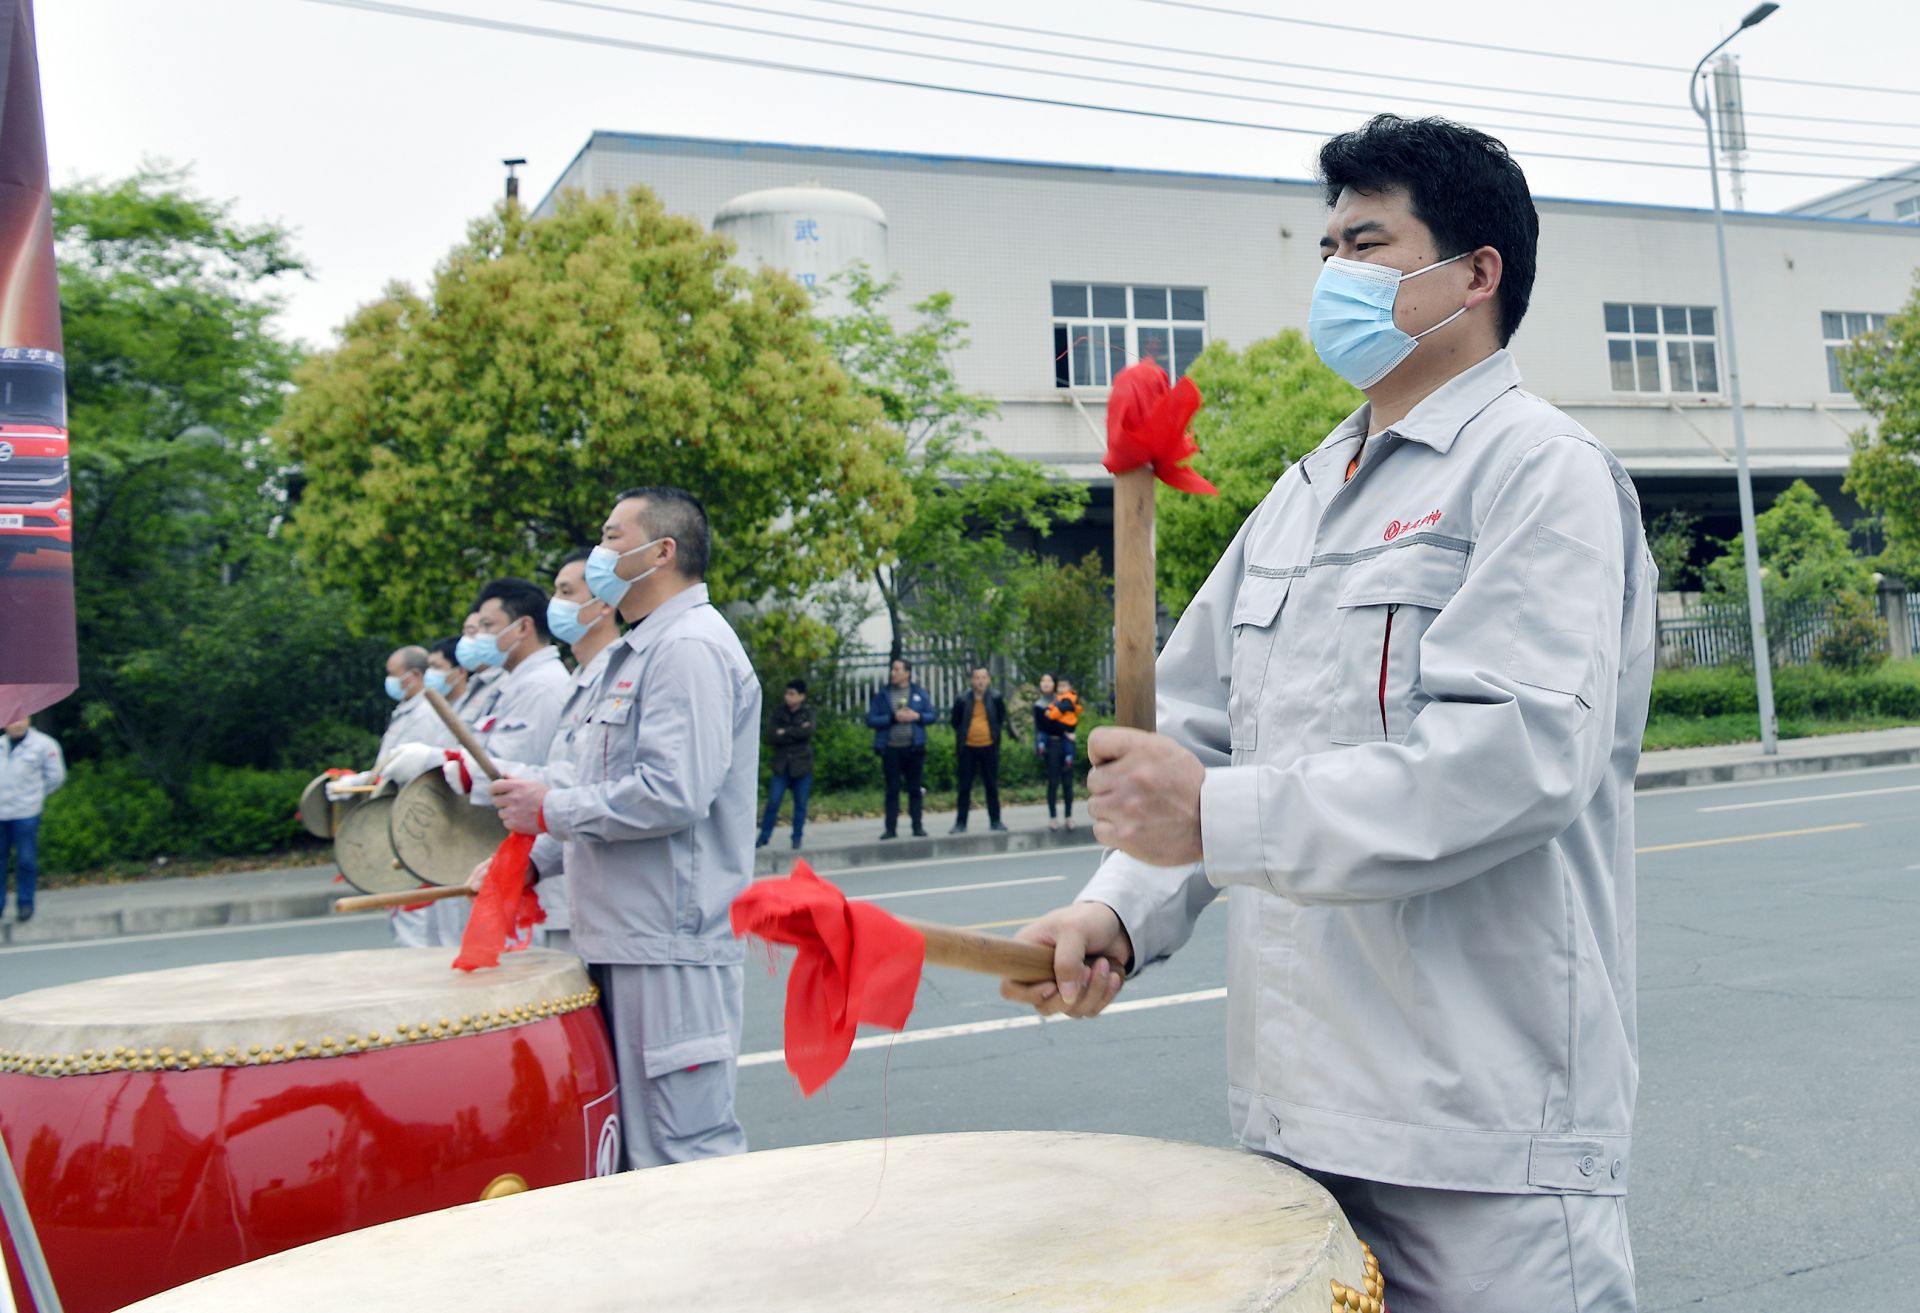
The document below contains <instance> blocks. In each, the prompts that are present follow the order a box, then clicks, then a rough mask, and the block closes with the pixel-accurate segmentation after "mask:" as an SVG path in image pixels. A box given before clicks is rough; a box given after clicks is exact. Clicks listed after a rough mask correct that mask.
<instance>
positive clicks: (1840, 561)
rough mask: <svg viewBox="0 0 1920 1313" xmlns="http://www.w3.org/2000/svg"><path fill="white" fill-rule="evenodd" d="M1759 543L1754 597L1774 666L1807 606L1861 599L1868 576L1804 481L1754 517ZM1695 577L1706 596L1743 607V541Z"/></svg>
mask: <svg viewBox="0 0 1920 1313" xmlns="http://www.w3.org/2000/svg"><path fill="white" fill-rule="evenodd" d="M1753 527H1754V532H1755V533H1756V534H1757V535H1758V536H1759V539H1760V568H1761V571H1762V574H1761V579H1760V596H1761V600H1762V601H1763V602H1764V603H1765V604H1766V608H1767V643H1768V646H1769V647H1770V648H1771V650H1772V655H1773V659H1774V661H1775V662H1776V663H1778V662H1779V661H1781V660H1782V659H1783V658H1784V656H1785V652H1784V646H1785V639H1786V637H1787V635H1788V634H1789V633H1790V632H1791V630H1792V628H1793V625H1794V622H1795V621H1796V620H1797V619H1800V618H1802V617H1804V615H1805V613H1806V610H1807V609H1808V608H1809V607H1814V606H1825V605H1827V604H1828V603H1830V602H1832V601H1834V600H1835V599H1836V598H1839V597H1841V596H1842V595H1844V594H1847V593H1855V594H1861V595H1864V594H1867V593H1869V592H1870V591H1871V590H1872V588H1873V576H1872V574H1871V573H1870V572H1869V571H1868V570H1867V567H1866V565H1865V564H1864V563H1862V562H1861V561H1860V559H1859V558H1858V557H1856V556H1855V555H1854V554H1853V550H1852V547H1851V545H1850V542H1849V539H1848V536H1847V531H1846V530H1845V529H1843V528H1842V527H1841V526H1840V522H1839V521H1838V520H1836V519H1834V517H1833V512H1832V511H1830V510H1828V509H1827V505H1826V503H1825V502H1823V501H1821V500H1820V494H1819V493H1817V492H1815V491H1814V490H1813V488H1812V487H1810V486H1809V485H1808V484H1807V482H1806V481H1805V480H1804V479H1795V480H1794V481H1793V484H1792V486H1790V487H1789V488H1788V489H1787V490H1786V491H1785V492H1783V493H1781V494H1780V495H1779V496H1778V497H1777V498H1775V499H1774V503H1773V505H1771V506H1769V507H1768V508H1767V509H1766V510H1765V511H1763V512H1762V513H1761V514H1759V515H1757V516H1755V517H1754V521H1753ZM1723 546H1724V547H1725V548H1726V550H1725V552H1723V553H1722V554H1721V555H1720V556H1718V557H1716V558H1715V559H1714V560H1712V561H1709V562H1708V563H1707V565H1706V568H1705V569H1703V570H1702V571H1701V576H1702V578H1703V579H1704V580H1705V582H1706V591H1707V592H1708V593H1709V594H1713V595H1716V596H1718V597H1721V598H1724V599H1727V600H1728V601H1731V602H1733V603H1734V604H1736V605H1744V604H1745V602H1746V598H1747V579H1746V568H1745V557H1744V553H1745V551H1746V538H1745V535H1743V534H1735V535H1734V536H1733V537H1732V538H1731V539H1730V540H1728V541H1727V542H1726V543H1724V544H1723Z"/></svg>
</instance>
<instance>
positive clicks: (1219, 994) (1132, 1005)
mask: <svg viewBox="0 0 1920 1313" xmlns="http://www.w3.org/2000/svg"><path fill="white" fill-rule="evenodd" d="M1226 996H1227V991H1226V988H1225V987H1224V986H1222V987H1221V988H1219V989H1196V990H1194V991H1192V992H1191V993H1187V994H1162V995H1160V996H1159V997H1158V998H1134V999H1122V1000H1121V1001H1119V1002H1117V1003H1110V1004H1108V1005H1107V1009H1106V1011H1104V1012H1102V1013H1101V1014H1100V1015H1101V1016H1112V1015H1113V1014H1114V1013H1116V1012H1145V1011H1147V1010H1148V1009H1149V1008H1170V1007H1175V1006H1178V1005H1179V1004H1182V1003H1211V1002H1213V1001H1215V1000H1217V999H1223V998H1225V997H1226ZM1060 1019H1061V1018H1058V1017H1043V1016H1041V1015H1040V1014H1039V1013H1038V1012H1035V1013H1031V1014H1029V1015H1027V1016H1024V1017H1001V1018H998V1019H997V1020H994V1021H966V1022H962V1023H960V1024H959V1025H956V1026H928V1027H927V1028H926V1029H925V1030H903V1031H901V1032H900V1033H899V1034H898V1035H862V1036H861V1037H860V1038H859V1039H857V1040H855V1041H854V1042H853V1047H854V1051H855V1052H859V1051H860V1050H861V1049H883V1048H887V1047H888V1046H890V1045H895V1044H920V1043H924V1042H925V1041H927V1040H933V1039H958V1038H960V1037H961V1036H964V1035H985V1034H989V1033H991V1032H993V1031H996V1030H1022V1029H1024V1028H1026V1027H1028V1026H1039V1025H1043V1024H1045V1023H1047V1022H1049V1021H1057V1020H1060ZM786 1056H787V1055H786V1051H785V1050H784V1049H767V1050H765V1051H763V1052H760V1053H743V1054H741V1055H740V1065H741V1066H743V1067H762V1066H765V1065H767V1064H768V1063H771V1062H779V1061H781V1060H782V1059H784V1058H785V1057H786Z"/></svg>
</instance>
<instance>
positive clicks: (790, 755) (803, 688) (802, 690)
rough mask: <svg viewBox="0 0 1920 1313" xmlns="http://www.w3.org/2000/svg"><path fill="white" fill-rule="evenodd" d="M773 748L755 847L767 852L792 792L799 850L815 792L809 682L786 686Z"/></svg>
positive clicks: (771, 733) (777, 712) (769, 732)
mask: <svg viewBox="0 0 1920 1313" xmlns="http://www.w3.org/2000/svg"><path fill="white" fill-rule="evenodd" d="M767 737H768V740H769V742H770V743H771V745H772V747H773V763H772V764H773V774H772V775H771V776H769V777H768V783H767V810H766V814H765V815H763V816H762V817H761V818H760V838H759V840H758V842H756V843H755V844H754V845H753V846H754V847H756V848H764V847H766V846H767V844H768V843H769V842H770V841H771V840H772V839H773V827H774V826H775V825H776V824H778V823H779V821H780V800H781V798H782V797H783V796H785V794H786V792H787V790H788V789H792V790H793V846H794V848H795V849H796V850H797V849H798V848H799V847H800V836H801V835H802V834H803V833H804V832H805V831H806V828H807V798H808V796H809V795H811V794H812V792H813V708H812V707H811V706H810V705H808V703H807V681H806V680H804V679H796V680H794V681H792V682H791V683H789V684H788V685H787V689H786V692H785V694H784V695H782V697H781V699H780V705H779V706H777V707H775V708H774V709H773V724H772V725H771V726H770V727H769V728H768V730H767Z"/></svg>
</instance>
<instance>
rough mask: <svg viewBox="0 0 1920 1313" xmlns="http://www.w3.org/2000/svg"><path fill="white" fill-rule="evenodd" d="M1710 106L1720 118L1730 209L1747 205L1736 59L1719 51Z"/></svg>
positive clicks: (1743, 119) (1743, 128)
mask: <svg viewBox="0 0 1920 1313" xmlns="http://www.w3.org/2000/svg"><path fill="white" fill-rule="evenodd" d="M1713 105H1714V109H1715V110H1716V111H1717V113H1718V115H1719V119H1720V153H1721V154H1722V155H1724V156H1725V157H1726V160H1727V183H1728V185H1729V186H1730V187H1732V189H1733V208H1734V209H1736V210H1744V209H1746V208H1747V173H1746V168H1747V114H1746V110H1745V109H1744V108H1743V107H1742V104H1741V99H1740V59H1739V57H1738V56H1737V55H1735V54H1734V53H1733V52H1732V51H1727V52H1725V53H1723V54H1722V55H1721V56H1720V58H1719V60H1718V61H1716V62H1715V64H1714V69H1713Z"/></svg>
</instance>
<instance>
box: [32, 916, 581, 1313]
mask: <svg viewBox="0 0 1920 1313" xmlns="http://www.w3.org/2000/svg"><path fill="white" fill-rule="evenodd" d="M452 956H453V951H452V950H450V949H384V950H376V951H373V952H359V953H334V954H315V955H311V956H308V957H299V958H279V959H268V960H265V961H260V962H241V963H226V964H220V965H219V966H213V967H190V968H185V969H182V970H180V971H162V972H153V973H149V974H147V975H143V976H124V977H118V978H115V979H113V980H105V981H89V982H86V983H84V984H81V985H75V986H68V987H65V988H62V989H51V990H40V991H36V992H34V993H31V994H23V995H18V996H16V997H15V998H12V999H7V1000H0V1132H4V1134H5V1137H6V1142H7V1147H8V1151H9V1153H10V1155H11V1157H12V1160H13V1166H14V1171H15V1173H16V1174H17V1175H18V1177H19V1178H20V1182H21V1185H22V1188H23V1190H24V1191H25V1194H26V1199H27V1206H28V1209H29V1211H30V1212H31V1215H32V1217H33V1219H34V1222H35V1225H36V1228H37V1230H38V1233H39V1237H40V1243H41V1246H42V1248H43V1249H44V1250H45V1252H46V1256H47V1261H48V1265H49V1267H50V1268H51V1271H52V1275H53V1280H54V1285H55V1289H56V1290H57V1292H58V1293H59V1295H60V1298H61V1302H62V1304H63V1305H64V1307H65V1308H66V1309H67V1310H68V1313H95V1311H96V1310H108V1309H116V1308H120V1307H122V1306H123V1305H125V1304H127V1303H129V1302H131V1301H134V1300H138V1299H141V1298H143V1297H145V1296H147V1295H151V1294H153V1293H154V1292H156V1291H161V1290H166V1289H169V1288H171V1287H173V1286H177V1285H180V1284H181V1283H183V1282H188V1281H192V1280H194V1279H195V1278H197V1277H201V1276H204V1275H206V1274H208V1273H210V1272H217V1271H219V1270H221V1269H224V1268H228V1267H232V1266H234V1265H236V1264H240V1263H245V1262H248V1261H250V1260H252V1259H256V1258H259V1257H262V1256H263V1255H268V1254H274V1253H277V1252H279V1251H281V1250H284V1249H289V1248H292V1247H294V1246H298V1245H305V1244H307V1243H309V1242H311V1241H315V1240H319V1239H322V1238H325V1237H327V1236H334V1235H338V1234H340V1233H342V1232H346V1231H351V1230H355V1229H357V1228H360V1227H367V1226H373V1225H376V1224H379V1223H383V1222H390V1221H393V1220H395V1219H397V1218H404V1217H410V1216H413V1215H415V1214H418V1213H423V1212H429V1211H432V1210H434V1209H441V1208H446V1207H449V1206H451V1205H455V1204H462V1203H470V1202H473V1201H474V1200H477V1199H479V1198H481V1197H482V1195H483V1193H485V1192H486V1191H487V1190H488V1189H489V1187H490V1186H494V1187H495V1188H496V1190H497V1189H498V1188H500V1187H499V1186H498V1184H497V1183H498V1182H499V1181H500V1178H502V1177H507V1176H509V1175H510V1174H512V1175H517V1176H518V1177H520V1178H522V1179H523V1180H524V1181H525V1183H526V1185H527V1186H528V1187H540V1186H547V1185H555V1184H559V1183H561V1182H567V1181H578V1180H581V1179H583V1178H585V1177H587V1176H590V1175H593V1174H594V1173H595V1171H596V1169H597V1168H598V1169H599V1170H610V1169H611V1166H612V1165H613V1162H614V1161H617V1159H614V1158H613V1157H612V1156H610V1155H608V1154H607V1152H606V1147H605V1144H604V1142H603V1140H604V1136H605V1135H607V1134H610V1133H611V1134H616V1135H617V1121H616V1122H615V1123H614V1125H613V1127H612V1128H609V1127H608V1125H607V1122H608V1121H609V1119H610V1118H611V1117H612V1115H613V1113H614V1111H615V1106H616V1104H617V1099H616V1098H615V1097H614V1095H615V1083H614V1081H615V1078H614V1070H613V1056H612V1052H611V1050H610V1048H609V1046H608V1043H607V1036H606V1030H605V1026H604V1024H603V1023H602V1021H601V1019H600V1013H599V1009H598V1008H597V1007H594V1006H593V1001H594V1000H593V992H592V986H591V984H590V982H588V980H587V978H586V975H585V972H584V970H583V969H582V968H581V966H580V964H579V962H578V961H577V960H576V959H574V958H572V956H571V955H569V954H561V953H551V952H541V951H539V950H530V951H529V952H526V953H516V954H511V955H509V956H508V957H507V958H505V959H503V962H502V967H501V969H500V970H498V971H493V972H478V973H473V974H472V975H468V974H465V973H457V972H454V971H453V970H452V969H451V961H452ZM141 1000H145V1001H144V1002H142V1001H141ZM302 1000H304V1002H303V1001H302ZM95 1013H97V1014H98V1015H99V1017H100V1020H99V1021H98V1022H97V1023H96V1022H94V1021H90V1020H88V1016H89V1015H90V1014H95ZM356 1018H361V1019H363V1020H356ZM403 1027H404V1030H403V1029H402V1028H403ZM249 1032H250V1033H252V1034H254V1035H255V1036H256V1038H255V1039H252V1040H246V1039H245V1038H244V1036H245V1035H246V1034H247V1033H249ZM308 1032H312V1033H311V1035H309V1034H308ZM436 1032H437V1033H436ZM349 1036H351V1039H349V1038H348V1037H349ZM89 1038H92V1039H94V1040H95V1041H96V1042H94V1043H83V1042H80V1041H83V1040H86V1039H89ZM48 1040H55V1041H57V1043H55V1044H45V1041H48ZM128 1040H131V1041H132V1043H131V1044H128V1043H126V1042H125V1041H128ZM147 1040H152V1041H156V1042H155V1043H152V1044H149V1043H146V1042H144V1041H147ZM200 1040H205V1041H206V1043H204V1044H203V1043H199V1042H197V1041H200ZM23 1041H25V1042H24V1043H23ZM109 1041H113V1042H109ZM169 1041H170V1042H169ZM35 1042H40V1043H41V1044H42V1047H31V1045H33V1044H34V1043H35ZM256 1043H257V1044H260V1046H261V1050H260V1052H259V1053H258V1054H255V1053H252V1052H251V1049H252V1048H253V1046H254V1044H256ZM65 1044H74V1045H75V1047H74V1048H72V1049H66V1048H64V1045H65ZM276 1045H277V1046H279V1047H280V1052H279V1053H277V1054H276V1052H275V1046H276ZM295 1045H298V1048H297V1049H296V1048H295ZM116 1048H119V1049H122V1050H123V1052H122V1054H121V1055H120V1056H118V1057H116V1056H114V1053H113V1050H114V1049H116ZM129 1048H131V1049H132V1050H133V1051H132V1052H131V1053H130V1054H129V1053H127V1052H125V1050H127V1049H129ZM229 1049H231V1050H232V1053H231V1055H229V1052H228V1050H229ZM83 1053H91V1054H95V1055H99V1056H97V1057H92V1058H88V1057H82V1056H81V1055H82V1054H83ZM149 1053H151V1056H148V1054H149ZM163 1053H164V1054H165V1055H166V1056H164V1057H163V1056H162V1055H163ZM69 1055H71V1060H69ZM36 1058H37V1060H36ZM49 1059H51V1061H49ZM509 1188H511V1187H509ZM7 1258H8V1268H9V1272H8V1275H9V1276H10V1277H11V1278H12V1279H13V1281H14V1293H15V1298H16V1300H18V1301H19V1302H20V1306H21V1307H22V1308H31V1307H32V1304H31V1303H30V1302H29V1301H28V1299H27V1295H26V1290H25V1286H24V1284H23V1283H22V1282H21V1281H20V1279H19V1276H18V1266H17V1263H15V1262H14V1256H13V1254H12V1253H11V1251H10V1250H9V1252H8V1254H7ZM306 1306H308V1307H311V1305H306Z"/></svg>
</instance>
